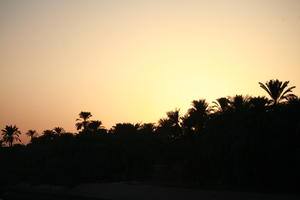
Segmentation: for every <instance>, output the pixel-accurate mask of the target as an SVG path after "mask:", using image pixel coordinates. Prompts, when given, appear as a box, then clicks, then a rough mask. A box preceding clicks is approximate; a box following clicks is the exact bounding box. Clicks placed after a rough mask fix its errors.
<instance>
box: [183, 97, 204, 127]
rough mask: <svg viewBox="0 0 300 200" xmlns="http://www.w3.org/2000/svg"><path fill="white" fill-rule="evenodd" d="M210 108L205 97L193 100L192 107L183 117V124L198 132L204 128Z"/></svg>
mask: <svg viewBox="0 0 300 200" xmlns="http://www.w3.org/2000/svg"><path fill="white" fill-rule="evenodd" d="M209 112H210V109H209V107H208V103H207V102H206V100H205V99H200V100H198V101H197V100H194V101H192V108H190V109H189V110H188V112H187V114H186V115H185V116H184V117H183V124H184V126H185V127H186V128H188V129H192V130H193V131H195V132H198V131H199V130H200V129H201V128H203V126H204V123H205V120H206V119H207V117H208V114H209Z"/></svg>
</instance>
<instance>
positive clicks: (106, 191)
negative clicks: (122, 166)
mask: <svg viewBox="0 0 300 200" xmlns="http://www.w3.org/2000/svg"><path fill="white" fill-rule="evenodd" d="M0 199H1V200H6V199H41V200H50V199H51V200H52V199H56V200H63V199H74V200H96V199H111V200H127V199H128V200H137V199H143V200H148V199H149V200H150V199H151V200H152V199H155V200H160V199H162V200H167V199H170V200H179V199H185V200H188V199H191V200H194V199H200V200H223V199H224V200H225V199H226V200H240V199H242V200H273V199H274V200H294V199H295V200H296V199H297V200H298V199H300V196H298V195H294V194H269V193H257V192H232V191H225V190H200V189H195V188H182V187H174V186H166V185H153V184H145V183H139V182H118V183H98V184H81V185H78V186H75V187H64V186H50V185H38V186H32V185H26V184H18V185H15V186H11V187H8V188H6V189H5V190H4V191H2V194H1V198H0Z"/></svg>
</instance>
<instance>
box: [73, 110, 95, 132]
mask: <svg viewBox="0 0 300 200" xmlns="http://www.w3.org/2000/svg"><path fill="white" fill-rule="evenodd" d="M90 117H92V114H91V113H90V112H83V111H81V112H80V113H79V119H76V121H80V122H77V123H76V128H77V130H81V129H83V130H87V127H88V124H89V121H88V119H89V118H90Z"/></svg>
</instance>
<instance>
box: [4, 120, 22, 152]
mask: <svg viewBox="0 0 300 200" xmlns="http://www.w3.org/2000/svg"><path fill="white" fill-rule="evenodd" d="M1 131H2V135H3V142H5V143H8V145H9V147H12V144H13V142H14V141H19V142H21V140H20V138H19V136H20V134H21V132H20V131H19V128H18V127H17V126H16V125H14V126H12V125H10V126H5V128H4V129H2V130H1Z"/></svg>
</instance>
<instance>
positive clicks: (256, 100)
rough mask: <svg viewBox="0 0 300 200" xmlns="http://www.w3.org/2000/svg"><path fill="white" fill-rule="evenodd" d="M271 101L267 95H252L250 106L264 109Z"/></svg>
mask: <svg viewBox="0 0 300 200" xmlns="http://www.w3.org/2000/svg"><path fill="white" fill-rule="evenodd" d="M269 102H270V101H269V100H268V99H267V98H266V97H260V96H258V97H251V98H250V100H249V104H250V108H252V109H256V110H262V109H264V108H265V107H266V106H267V105H268V103H269Z"/></svg>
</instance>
